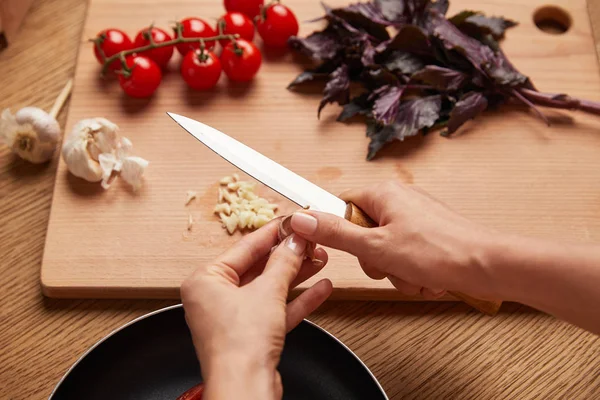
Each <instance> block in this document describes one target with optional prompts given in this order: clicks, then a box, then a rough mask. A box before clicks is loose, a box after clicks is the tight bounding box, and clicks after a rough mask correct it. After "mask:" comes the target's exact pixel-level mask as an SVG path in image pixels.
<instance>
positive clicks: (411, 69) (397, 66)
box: [381, 50, 424, 75]
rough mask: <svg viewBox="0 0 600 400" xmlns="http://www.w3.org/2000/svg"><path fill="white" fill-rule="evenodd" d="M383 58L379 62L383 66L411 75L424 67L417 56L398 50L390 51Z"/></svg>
mask: <svg viewBox="0 0 600 400" xmlns="http://www.w3.org/2000/svg"><path fill="white" fill-rule="evenodd" d="M383 60H384V61H383V62H382V63H381V64H382V65H383V66H384V67H386V68H387V69H388V70H390V71H392V72H395V73H400V74H406V75H411V74H413V73H415V72H416V71H418V70H420V69H421V68H423V67H424V64H423V61H421V59H419V58H418V57H417V56H414V55H412V54H410V53H406V52H404V51H400V50H398V51H394V52H392V53H390V54H389V55H388V56H387V57H385V58H384V59H383Z"/></svg>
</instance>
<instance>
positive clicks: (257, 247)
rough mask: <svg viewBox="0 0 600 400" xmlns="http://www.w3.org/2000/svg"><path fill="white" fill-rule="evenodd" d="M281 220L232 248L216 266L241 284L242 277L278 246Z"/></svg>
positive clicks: (249, 235) (268, 225)
mask: <svg viewBox="0 0 600 400" xmlns="http://www.w3.org/2000/svg"><path fill="white" fill-rule="evenodd" d="M279 222H280V221H279V220H274V221H271V222H270V223H268V224H267V225H265V226H264V227H262V228H261V229H258V230H256V231H254V232H252V233H250V234H248V235H245V236H244V237H243V238H242V239H240V240H239V241H238V242H237V243H235V244H234V245H233V246H231V247H230V248H229V249H228V250H226V251H225V252H224V253H223V254H221V255H220V256H219V257H218V258H217V259H216V260H215V266H216V267H217V268H220V269H222V270H223V271H222V272H223V273H225V274H227V276H228V277H229V278H230V279H232V280H233V281H234V283H236V284H239V282H240V277H241V276H242V275H244V273H246V272H247V271H248V270H249V269H250V268H251V267H252V266H253V265H254V264H256V263H259V262H260V261H261V260H263V259H264V258H265V257H266V256H267V255H268V254H269V252H270V251H271V248H272V247H273V246H274V245H275V244H277V240H278V238H277V230H278V227H279Z"/></svg>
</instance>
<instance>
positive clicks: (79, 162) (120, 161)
mask: <svg viewBox="0 0 600 400" xmlns="http://www.w3.org/2000/svg"><path fill="white" fill-rule="evenodd" d="M118 131H119V127H118V126H117V125H115V124H114V123H112V122H111V121H109V120H107V119H105V118H91V119H84V120H81V121H79V122H78V123H77V124H75V126H74V127H73V130H72V131H71V133H70V134H69V136H68V137H67V138H66V139H65V143H64V144H63V149H62V154H63V159H64V161H65V163H66V164H67V168H68V169H69V171H70V172H71V173H72V174H73V175H75V176H77V177H79V178H82V179H85V180H86V181H89V182H101V184H102V187H103V188H104V189H108V188H109V187H110V185H111V183H112V181H113V180H114V178H115V177H116V176H119V175H120V176H121V177H122V178H123V179H124V180H125V182H127V183H128V184H130V185H131V186H132V187H133V189H134V190H138V189H139V188H140V187H141V185H142V182H143V178H142V177H143V174H144V171H145V169H146V167H147V166H148V161H146V160H144V159H143V158H141V157H136V156H130V155H129V152H130V151H131V150H132V148H133V145H132V143H131V141H130V140H129V139H127V138H125V137H123V138H121V137H119V133H118Z"/></svg>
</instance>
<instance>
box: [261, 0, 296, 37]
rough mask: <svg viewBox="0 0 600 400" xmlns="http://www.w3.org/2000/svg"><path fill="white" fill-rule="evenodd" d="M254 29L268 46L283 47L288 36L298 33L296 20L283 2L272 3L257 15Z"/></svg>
mask: <svg viewBox="0 0 600 400" xmlns="http://www.w3.org/2000/svg"><path fill="white" fill-rule="evenodd" d="M256 29H257V30H258V33H259V34H260V37H261V38H262V40H263V42H265V45H266V46H269V47H285V46H287V41H288V39H289V38H290V36H295V35H297V34H298V20H297V19H296V16H295V15H294V13H293V12H292V11H291V10H290V9H289V8H287V7H286V6H284V5H283V4H273V5H272V6H269V8H267V9H266V11H265V13H264V15H262V16H261V17H259V19H258V21H257V23H256Z"/></svg>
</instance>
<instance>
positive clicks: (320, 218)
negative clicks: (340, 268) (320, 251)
mask: <svg viewBox="0 0 600 400" xmlns="http://www.w3.org/2000/svg"><path fill="white" fill-rule="evenodd" d="M291 226H292V229H293V230H294V232H296V233H297V234H299V235H301V236H302V237H304V238H306V239H307V240H309V241H311V242H316V243H319V244H321V245H323V246H328V247H333V248H334V249H338V250H342V251H345V252H347V253H351V254H354V255H355V256H357V257H360V256H361V255H363V254H365V253H366V252H367V251H368V249H367V241H366V240H365V238H367V237H368V236H372V234H373V232H370V231H373V230H374V229H377V228H372V229H368V228H363V227H360V226H358V225H354V224H353V223H352V222H350V221H347V220H345V219H343V218H340V217H337V216H335V215H333V214H329V213H322V212H316V211H299V212H296V213H294V215H293V216H292V221H291Z"/></svg>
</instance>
